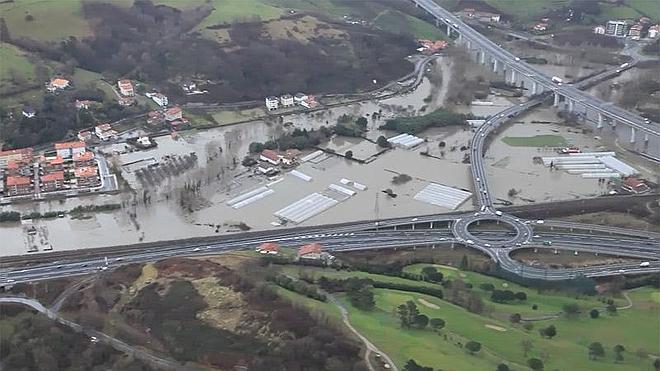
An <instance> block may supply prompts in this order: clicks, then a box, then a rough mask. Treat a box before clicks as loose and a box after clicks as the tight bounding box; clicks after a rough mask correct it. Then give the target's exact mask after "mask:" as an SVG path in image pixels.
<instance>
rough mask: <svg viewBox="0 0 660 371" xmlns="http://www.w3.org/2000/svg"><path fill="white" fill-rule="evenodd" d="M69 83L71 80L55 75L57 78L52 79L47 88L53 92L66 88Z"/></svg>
mask: <svg viewBox="0 0 660 371" xmlns="http://www.w3.org/2000/svg"><path fill="white" fill-rule="evenodd" d="M69 84H70V82H69V80H67V79H63V78H61V77H55V78H53V79H51V80H50V83H49V84H48V86H47V87H46V89H47V90H48V91H49V92H51V93H53V92H55V91H57V90H64V89H66V88H68V87H69Z"/></svg>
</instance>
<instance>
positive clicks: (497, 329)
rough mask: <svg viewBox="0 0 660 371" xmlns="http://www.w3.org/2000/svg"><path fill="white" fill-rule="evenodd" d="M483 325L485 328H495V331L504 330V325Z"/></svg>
mask: <svg viewBox="0 0 660 371" xmlns="http://www.w3.org/2000/svg"><path fill="white" fill-rule="evenodd" d="M484 326H486V327H487V328H489V329H491V330H495V331H500V332H504V331H506V329H505V328H504V327H500V326H495V325H484Z"/></svg>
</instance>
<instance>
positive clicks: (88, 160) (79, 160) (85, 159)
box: [73, 151, 94, 167]
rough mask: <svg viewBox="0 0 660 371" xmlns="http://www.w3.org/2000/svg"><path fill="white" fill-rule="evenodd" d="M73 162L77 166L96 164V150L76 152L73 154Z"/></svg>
mask: <svg viewBox="0 0 660 371" xmlns="http://www.w3.org/2000/svg"><path fill="white" fill-rule="evenodd" d="M73 164H74V165H75V166H76V167H79V166H92V165H94V152H90V151H87V152H83V153H76V154H75V155H73Z"/></svg>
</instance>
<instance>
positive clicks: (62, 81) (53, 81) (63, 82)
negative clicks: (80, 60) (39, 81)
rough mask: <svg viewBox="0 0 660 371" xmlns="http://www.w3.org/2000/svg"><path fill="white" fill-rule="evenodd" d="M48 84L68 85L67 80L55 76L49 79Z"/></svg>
mask: <svg viewBox="0 0 660 371" xmlns="http://www.w3.org/2000/svg"><path fill="white" fill-rule="evenodd" d="M50 84H51V85H53V86H56V87H66V86H67V85H69V80H67V79H63V78H59V77H56V78H54V79H51V80H50Z"/></svg>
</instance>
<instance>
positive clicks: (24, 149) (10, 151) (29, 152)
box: [0, 147, 33, 157]
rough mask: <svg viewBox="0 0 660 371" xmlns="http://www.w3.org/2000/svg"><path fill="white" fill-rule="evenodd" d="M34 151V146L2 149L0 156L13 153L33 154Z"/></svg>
mask: <svg viewBox="0 0 660 371" xmlns="http://www.w3.org/2000/svg"><path fill="white" fill-rule="evenodd" d="M32 152H33V149H32V147H27V148H19V149H10V150H7V151H0V157H4V156H12V155H23V156H32Z"/></svg>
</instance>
